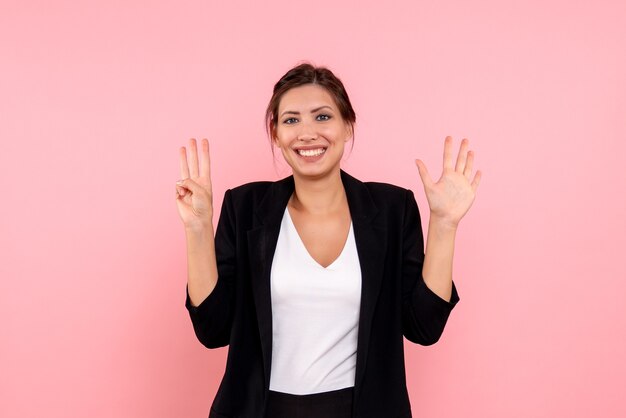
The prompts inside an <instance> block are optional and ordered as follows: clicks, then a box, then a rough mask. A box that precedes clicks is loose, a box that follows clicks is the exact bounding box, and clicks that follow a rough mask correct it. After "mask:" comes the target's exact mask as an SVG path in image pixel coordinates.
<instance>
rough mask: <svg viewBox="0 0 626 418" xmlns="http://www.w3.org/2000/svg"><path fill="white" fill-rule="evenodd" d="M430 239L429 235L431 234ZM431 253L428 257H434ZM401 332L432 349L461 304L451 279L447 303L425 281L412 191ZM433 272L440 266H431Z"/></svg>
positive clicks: (407, 213)
mask: <svg viewBox="0 0 626 418" xmlns="http://www.w3.org/2000/svg"><path fill="white" fill-rule="evenodd" d="M429 239H430V232H429ZM432 254H434V255H437V253H436V252H435V253H429V255H428V257H432ZM402 260H403V261H402V298H403V300H402V329H403V334H404V336H405V337H406V338H407V339H408V340H409V341H411V342H414V343H417V344H420V345H431V344H434V343H436V342H437V341H438V340H439V338H440V337H441V335H442V333H443V330H444V328H445V325H446V322H447V320H448V317H449V315H450V312H451V311H452V309H453V308H454V306H455V305H456V304H457V303H458V301H459V296H458V294H457V291H456V287H455V286H454V283H453V282H452V278H451V276H450V277H449V278H446V279H447V280H449V281H450V283H449V286H450V298H449V299H444V298H442V297H441V296H439V295H438V294H436V293H435V292H433V290H431V288H430V287H429V286H427V285H426V283H425V281H424V274H425V272H424V269H425V268H426V264H425V261H426V260H425V256H424V238H423V234H422V226H421V221H420V214H419V210H418V207H417V202H416V201H415V196H414V194H413V192H412V191H411V190H407V191H406V195H405V209H404V221H403V247H402ZM430 265H431V267H430V268H431V269H432V268H433V267H434V268H437V265H436V264H434V263H432V262H430Z"/></svg>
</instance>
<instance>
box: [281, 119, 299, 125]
mask: <svg viewBox="0 0 626 418" xmlns="http://www.w3.org/2000/svg"><path fill="white" fill-rule="evenodd" d="M295 120H297V119H296V118H289V119H285V120H284V121H283V123H286V124H287V125H291V124H292V123H293V122H292V121H295Z"/></svg>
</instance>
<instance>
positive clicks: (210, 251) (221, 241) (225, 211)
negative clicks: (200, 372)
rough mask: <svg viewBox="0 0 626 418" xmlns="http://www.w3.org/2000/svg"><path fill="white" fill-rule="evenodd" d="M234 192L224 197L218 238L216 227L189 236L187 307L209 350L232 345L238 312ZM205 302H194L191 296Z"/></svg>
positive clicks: (218, 226)
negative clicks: (235, 295) (234, 323)
mask: <svg viewBox="0 0 626 418" xmlns="http://www.w3.org/2000/svg"><path fill="white" fill-rule="evenodd" d="M234 225H235V224H234V212H233V204H232V198H231V191H230V190H227V191H226V193H225V194H224V202H223V203H222V211H221V213H220V219H219V222H218V225H217V230H216V235H215V239H213V234H212V228H210V229H205V230H204V232H202V233H193V232H192V233H188V234H187V244H188V269H189V275H188V282H187V297H186V300H185V307H186V308H187V310H188V311H189V316H190V318H191V322H192V324H193V328H194V331H195V333H196V337H197V338H198V340H199V341H200V342H201V343H202V344H203V345H204V346H206V347H207V348H217V347H223V346H225V345H228V343H229V340H230V329H231V324H232V316H233V309H234V292H235V285H234V280H235V273H236V268H235V265H236V259H235V251H236V245H235V227H234ZM192 295H193V296H194V298H197V299H196V300H201V301H200V303H199V304H197V305H196V304H194V303H192V298H191V296H192Z"/></svg>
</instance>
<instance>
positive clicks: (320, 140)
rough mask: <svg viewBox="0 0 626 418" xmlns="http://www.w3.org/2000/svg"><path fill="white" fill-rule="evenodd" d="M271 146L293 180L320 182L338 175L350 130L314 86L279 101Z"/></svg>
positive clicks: (326, 96)
mask: <svg viewBox="0 0 626 418" xmlns="http://www.w3.org/2000/svg"><path fill="white" fill-rule="evenodd" d="M275 126H276V128H275V131H274V144H275V145H276V146H278V147H279V148H280V149H281V151H282V153H283V157H284V158H285V161H287V163H288V164H289V165H290V166H291V168H292V170H293V174H294V177H302V178H304V177H306V178H320V177H324V176H326V175H328V174H329V173H333V172H336V174H338V172H339V162H340V161H341V157H342V155H343V150H344V145H345V143H346V142H347V141H348V140H350V138H351V137H352V129H351V127H350V124H349V123H347V122H346V121H345V120H344V119H343V118H342V117H341V114H340V112H339V109H338V108H337V104H336V103H335V101H334V100H333V97H332V96H331V95H330V93H328V91H327V90H326V89H325V88H323V87H321V86H319V85H317V84H305V85H302V86H298V87H294V88H292V89H290V90H288V91H287V92H286V93H285V94H284V95H283V97H282V98H281V100H280V105H279V106H278V119H277V120H276V125H275Z"/></svg>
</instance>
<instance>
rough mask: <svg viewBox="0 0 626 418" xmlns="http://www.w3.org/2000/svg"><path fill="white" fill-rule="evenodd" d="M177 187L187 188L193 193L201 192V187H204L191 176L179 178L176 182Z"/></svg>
mask: <svg viewBox="0 0 626 418" xmlns="http://www.w3.org/2000/svg"><path fill="white" fill-rule="evenodd" d="M176 188H177V189H181V188H183V189H187V190H190V191H191V193H199V192H200V191H201V189H202V187H201V186H200V185H199V184H198V183H196V182H195V181H193V180H192V179H190V178H186V179H181V180H178V181H177V182H176Z"/></svg>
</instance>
